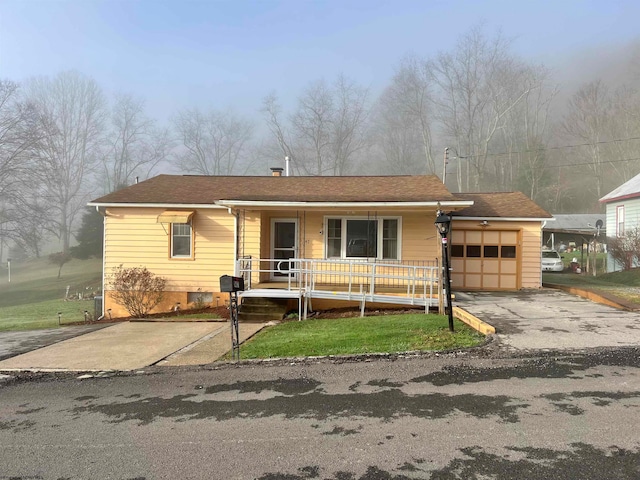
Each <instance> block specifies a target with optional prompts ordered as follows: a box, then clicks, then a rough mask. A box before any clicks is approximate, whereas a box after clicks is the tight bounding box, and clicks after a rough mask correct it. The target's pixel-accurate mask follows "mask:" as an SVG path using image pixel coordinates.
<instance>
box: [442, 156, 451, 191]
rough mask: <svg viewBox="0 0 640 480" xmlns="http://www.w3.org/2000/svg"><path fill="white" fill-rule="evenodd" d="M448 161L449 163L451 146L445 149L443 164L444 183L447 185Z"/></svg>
mask: <svg viewBox="0 0 640 480" xmlns="http://www.w3.org/2000/svg"><path fill="white" fill-rule="evenodd" d="M447 163H449V147H447V148H445V149H444V165H442V184H443V185H444V186H446V185H447Z"/></svg>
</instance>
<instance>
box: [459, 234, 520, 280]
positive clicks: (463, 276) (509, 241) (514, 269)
mask: <svg viewBox="0 0 640 480" xmlns="http://www.w3.org/2000/svg"><path fill="white" fill-rule="evenodd" d="M518 235H519V232H518V231H511V230H496V231H487V230H454V231H452V232H451V268H452V271H451V286H452V288H458V289H465V288H468V289H484V290H516V289H518V288H520V278H519V271H520V269H519V268H518V266H519V263H520V251H519V248H518Z"/></svg>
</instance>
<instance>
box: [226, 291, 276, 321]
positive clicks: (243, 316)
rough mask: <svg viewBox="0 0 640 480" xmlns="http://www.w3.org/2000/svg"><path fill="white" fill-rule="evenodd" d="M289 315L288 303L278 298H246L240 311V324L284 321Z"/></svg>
mask: <svg viewBox="0 0 640 480" xmlns="http://www.w3.org/2000/svg"><path fill="white" fill-rule="evenodd" d="M286 313H287V301H286V300H282V299H278V298H266V297H246V298H243V299H242V304H241V305H240V309H239V311H238V321H239V322H269V321H273V320H282V319H283V318H284V316H285V314H286Z"/></svg>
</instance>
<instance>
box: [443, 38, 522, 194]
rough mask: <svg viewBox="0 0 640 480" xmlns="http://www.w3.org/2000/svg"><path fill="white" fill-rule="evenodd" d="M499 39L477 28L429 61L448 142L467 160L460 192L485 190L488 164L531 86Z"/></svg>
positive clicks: (460, 171) (459, 178)
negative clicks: (498, 137)
mask: <svg viewBox="0 0 640 480" xmlns="http://www.w3.org/2000/svg"><path fill="white" fill-rule="evenodd" d="M509 47H510V43H509V42H508V41H507V40H505V39H504V38H503V37H502V36H501V35H499V34H498V35H496V36H495V37H494V38H492V39H487V38H486V37H485V35H484V32H483V30H482V28H481V27H476V28H473V29H472V30H471V31H470V32H469V33H468V34H467V35H465V36H463V37H462V38H461V39H460V41H459V42H458V44H457V46H456V49H455V51H454V52H452V53H441V54H439V55H438V56H437V58H436V59H435V60H434V61H432V62H431V65H430V71H431V72H432V81H433V84H434V87H435V99H436V100H435V101H436V105H437V111H438V112H439V114H438V118H439V120H440V122H441V124H442V126H443V129H444V134H445V136H446V141H447V143H448V144H449V145H450V146H451V147H453V148H454V151H455V152H457V154H458V156H459V157H461V158H463V160H464V161H463V162H462V166H463V168H464V172H463V169H462V168H458V171H457V182H458V189H459V190H463V189H464V190H467V191H468V190H471V189H473V190H478V189H479V188H480V187H484V186H485V182H484V177H485V175H486V173H487V163H488V159H489V157H490V154H491V148H492V145H493V144H494V143H495V136H496V134H497V133H498V132H499V131H500V129H502V128H503V127H504V126H505V124H506V122H507V115H508V113H509V112H510V111H511V110H512V109H513V108H514V107H515V106H516V105H518V104H519V103H520V102H521V101H522V100H523V99H524V98H525V96H526V95H527V93H528V92H529V91H530V90H531V88H533V86H532V85H531V84H530V82H527V81H526V80H525V79H524V78H523V74H525V73H526V68H525V65H524V64H523V63H522V62H521V61H520V60H519V59H517V58H516V57H515V56H513V55H512V54H511V53H510V52H509Z"/></svg>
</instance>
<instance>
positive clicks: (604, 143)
mask: <svg viewBox="0 0 640 480" xmlns="http://www.w3.org/2000/svg"><path fill="white" fill-rule="evenodd" d="M630 140H640V137H628V138H616V139H613V140H601V141H598V142H588V143H576V144H573V145H559V146H555V147H541V148H533V149H526V150H512V151H508V152H499V153H487V154H486V156H487V157H499V156H505V155H515V154H522V153H535V152H546V151H549V150H562V149H565V148H577V147H591V146H595V145H607V144H610V143H619V142H627V141H630ZM482 156H484V155H457V156H455V157H453V158H452V160H453V159H455V158H460V159H466V158H477V157H482Z"/></svg>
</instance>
